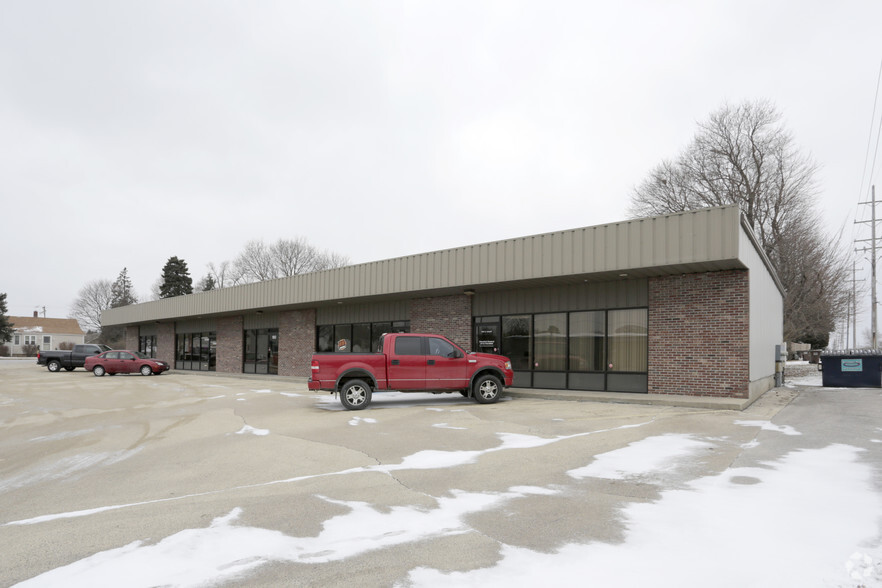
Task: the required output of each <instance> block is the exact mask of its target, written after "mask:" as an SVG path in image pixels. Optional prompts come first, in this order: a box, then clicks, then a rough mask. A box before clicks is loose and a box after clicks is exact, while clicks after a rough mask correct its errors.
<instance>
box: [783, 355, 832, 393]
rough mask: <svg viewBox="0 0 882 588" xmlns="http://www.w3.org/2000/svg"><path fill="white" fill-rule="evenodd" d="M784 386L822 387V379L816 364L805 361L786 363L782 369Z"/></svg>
mask: <svg viewBox="0 0 882 588" xmlns="http://www.w3.org/2000/svg"><path fill="white" fill-rule="evenodd" d="M784 385H785V386H786V387H788V388H795V387H797V386H823V379H822V377H821V372H819V371H818V365H817V364H813V363H809V362H807V361H788V362H787V364H786V365H785V367H784Z"/></svg>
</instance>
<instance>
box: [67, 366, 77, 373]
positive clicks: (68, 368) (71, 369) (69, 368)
mask: <svg viewBox="0 0 882 588" xmlns="http://www.w3.org/2000/svg"><path fill="white" fill-rule="evenodd" d="M64 369H65V370H67V371H69V372H72V371H74V370H75V369H77V368H74V367H66V368H64Z"/></svg>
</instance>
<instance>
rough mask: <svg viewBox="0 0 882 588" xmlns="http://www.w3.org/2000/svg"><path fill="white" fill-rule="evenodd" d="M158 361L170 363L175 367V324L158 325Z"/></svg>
mask: <svg viewBox="0 0 882 588" xmlns="http://www.w3.org/2000/svg"><path fill="white" fill-rule="evenodd" d="M156 359H159V360H162V361H165V362H168V364H169V365H170V366H172V368H174V367H175V324H174V323H159V324H158V325H156Z"/></svg>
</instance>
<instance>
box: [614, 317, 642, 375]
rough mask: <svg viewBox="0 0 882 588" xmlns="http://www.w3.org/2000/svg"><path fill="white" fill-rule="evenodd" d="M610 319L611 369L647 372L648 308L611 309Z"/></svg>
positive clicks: (615, 370)
mask: <svg viewBox="0 0 882 588" xmlns="http://www.w3.org/2000/svg"><path fill="white" fill-rule="evenodd" d="M608 321H609V331H608V332H609V371H611V372H645V371H646V370H647V365H648V349H647V315H646V310H644V309H642V308H633V309H629V310H611V311H609V315H608Z"/></svg>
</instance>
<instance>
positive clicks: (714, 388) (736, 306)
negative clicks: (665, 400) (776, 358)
mask: <svg viewBox="0 0 882 588" xmlns="http://www.w3.org/2000/svg"><path fill="white" fill-rule="evenodd" d="M749 300H750V297H749V288H748V273H747V271H746V270H731V271H721V272H709V273H704V274H683V275H676V276H662V277H657V278H651V279H650V280H649V393H650V394H686V395H689V396H728V397H734V398H747V397H748V393H749V384H750V358H749V354H750V335H749V318H750V317H749V312H750V308H749Z"/></svg>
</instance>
